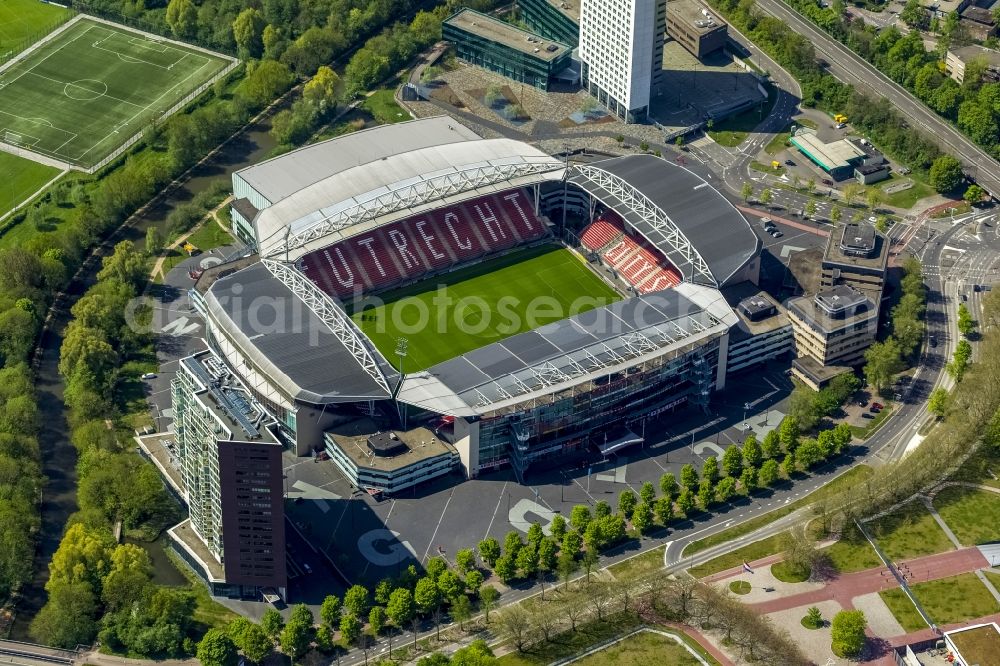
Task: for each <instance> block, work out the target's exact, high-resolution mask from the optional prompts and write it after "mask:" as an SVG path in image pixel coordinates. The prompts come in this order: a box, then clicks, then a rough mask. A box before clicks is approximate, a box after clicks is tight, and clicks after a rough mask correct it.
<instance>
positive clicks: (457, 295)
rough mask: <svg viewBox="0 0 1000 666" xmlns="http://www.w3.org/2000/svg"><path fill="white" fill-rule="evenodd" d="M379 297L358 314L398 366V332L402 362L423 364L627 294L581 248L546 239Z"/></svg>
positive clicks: (411, 368) (413, 367)
mask: <svg viewBox="0 0 1000 666" xmlns="http://www.w3.org/2000/svg"><path fill="white" fill-rule="evenodd" d="M377 298H378V299H379V300H378V301H377V302H376V304H375V305H365V306H364V309H363V310H361V311H356V312H354V313H353V314H352V319H353V320H354V321H355V322H356V323H357V324H358V326H360V327H361V330H362V331H363V332H364V333H365V335H367V336H368V337H369V338H370V339H371V340H372V342H374V343H375V346H376V347H378V350H379V351H380V352H382V354H383V355H384V356H385V357H386V358H387V359H388V360H389V361H390V362H392V363H393V364H395V365H397V367H398V364H399V357H398V355H397V354H396V348H397V344H398V340H399V339H400V338H405V339H406V343H407V345H406V346H407V354H406V357H405V359H404V361H403V370H404V371H405V372H416V371H417V370H423V369H424V368H429V367H430V366H432V365H435V364H437V363H440V362H441V361H446V360H448V359H450V358H453V357H455V356H459V355H461V354H464V353H465V352H468V351H472V350H473V349H478V348H479V347H483V346H485V345H488V344H490V343H493V342H497V341H499V340H502V339H504V338H507V337H510V336H512V335H517V334H518V333H523V332H525V331H529V330H532V329H534V328H538V327H539V326H543V325H545V324H548V323H551V322H553V321H558V320H560V319H565V318H566V317H569V316H572V315H574V314H578V313H580V312H585V311H587V310H591V309H593V308H595V307H600V306H602V305H607V304H609V303H613V302H615V301H617V300H620V299H621V296H620V295H619V294H618V293H617V292H616V291H615V290H614V289H612V288H611V287H610V286H608V285H607V284H606V283H605V282H604V281H603V280H601V278H600V277H598V276H597V275H595V274H594V273H593V272H592V271H591V270H590V269H589V268H588V267H587V266H586V264H585V263H584V262H583V260H581V259H580V258H579V257H578V256H577V255H575V254H573V253H572V252H570V251H569V250H567V249H565V248H562V247H559V246H555V245H546V246H542V247H537V248H531V249H527V250H522V251H520V252H515V253H512V254H509V255H506V256H504V257H500V258H498V259H493V260H491V261H486V262H483V263H481V264H476V265H474V266H470V267H469V268H464V269H461V270H458V271H455V272H454V273H449V274H446V275H443V276H439V277H438V278H436V279H430V280H425V281H423V282H420V283H417V284H415V285H412V286H409V287H405V288H403V289H399V290H396V291H391V292H387V293H385V294H381V295H379V296H378V297H377Z"/></svg>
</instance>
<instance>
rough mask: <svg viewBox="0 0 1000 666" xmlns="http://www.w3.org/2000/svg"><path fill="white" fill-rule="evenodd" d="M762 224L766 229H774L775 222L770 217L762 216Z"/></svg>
mask: <svg viewBox="0 0 1000 666" xmlns="http://www.w3.org/2000/svg"><path fill="white" fill-rule="evenodd" d="M760 226H762V227H764V228H765V229H773V228H774V222H773V221H772V220H771V218H769V217H762V218H760Z"/></svg>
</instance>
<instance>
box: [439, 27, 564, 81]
mask: <svg viewBox="0 0 1000 666" xmlns="http://www.w3.org/2000/svg"><path fill="white" fill-rule="evenodd" d="M441 34H442V37H443V38H444V39H445V40H447V41H449V42H451V43H452V44H454V45H455V53H456V55H457V56H458V57H459V58H461V59H462V60H465V61H467V62H469V63H471V64H473V65H477V66H479V67H482V68H483V69H488V70H490V71H491V72H496V73H497V74H502V75H504V76H506V77H509V78H511V79H514V80H515V81H520V82H522V83H527V84H529V85H532V86H534V87H536V88H539V89H541V90H548V89H549V82H550V81H551V80H552V79H553V78H554V77H555V75H556V74H558V73H560V72H562V71H563V70H564V69H566V68H567V67H569V65H570V60H571V57H570V56H571V52H572V48H571V47H570V46H569V45H568V44H564V43H562V42H557V41H552V40H548V39H544V38H542V37H539V36H538V35H534V34H532V33H530V32H528V31H526V30H521V29H520V28H518V27H516V26H513V25H511V24H510V23H505V22H503V21H500V20H498V19H495V18H493V17H491V16H487V15H486V14H481V13H479V12H477V11H474V10H472V9H463V10H461V11H459V12H457V13H455V14H453V15H452V16H450V17H448V18H447V19H446V20H445V21H444V23H443V24H442V26H441Z"/></svg>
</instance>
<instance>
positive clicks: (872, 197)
mask: <svg viewBox="0 0 1000 666" xmlns="http://www.w3.org/2000/svg"><path fill="white" fill-rule="evenodd" d="M884 200H885V196H884V195H883V194H882V190H880V189H879V188H877V187H869V188H868V190H867V191H865V202H866V203H867V204H868V207H869V208H871V209H872V210H873V211H874V210H877V209H878V207H879V206H880V205H881V204H882V202H883V201H884Z"/></svg>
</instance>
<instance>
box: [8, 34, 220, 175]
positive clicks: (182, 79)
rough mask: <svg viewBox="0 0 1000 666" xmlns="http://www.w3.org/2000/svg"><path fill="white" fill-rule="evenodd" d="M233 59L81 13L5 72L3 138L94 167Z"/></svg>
mask: <svg viewBox="0 0 1000 666" xmlns="http://www.w3.org/2000/svg"><path fill="white" fill-rule="evenodd" d="M230 62H231V61H230V60H229V59H227V58H225V57H223V56H218V55H215V54H210V53H207V52H204V51H201V50H198V49H194V48H189V47H186V46H183V45H180V44H177V43H173V42H168V41H164V40H161V39H159V38H155V37H153V36H151V35H147V34H143V33H140V32H135V31H132V30H130V29H128V28H124V27H120V26H116V25H112V24H108V23H105V22H101V21H97V20H96V19H92V18H89V17H80V18H78V19H75V20H74V21H73V22H71V23H70V24H68V25H67V26H66V28H65V29H63V30H62V31H57V32H56V33H53V34H51V35H49V37H47V38H46V39H45V40H44V41H43V42H41V43H40V44H39V45H38V47H37V48H36V49H35V50H33V51H30V52H28V53H26V54H25V55H23V56H21V57H20V58H18V59H17V60H16V61H12V62H11V63H8V66H6V67H5V68H4V69H3V70H2V71H0V141H3V142H4V143H7V144H10V145H14V146H17V147H20V148H23V149H26V150H28V151H31V152H33V153H37V154H40V155H44V156H47V157H51V158H54V159H56V160H59V161H62V162H70V163H72V164H74V165H77V166H79V167H81V168H85V169H86V168H89V167H91V166H93V165H95V164H97V163H98V162H100V161H101V160H102V159H103V158H104V157H106V156H108V155H109V154H111V153H112V152H113V151H114V150H115V149H116V148H118V147H119V146H121V145H122V144H123V143H125V142H126V141H127V140H128V139H130V138H131V137H132V136H134V135H136V134H137V133H139V132H141V131H142V130H143V128H145V127H146V126H148V125H149V124H150V122H152V121H153V120H155V119H158V118H159V117H161V116H162V115H163V114H164V113H165V112H167V111H168V110H170V109H171V107H173V106H174V105H175V104H177V103H178V102H179V101H181V100H183V99H184V98H185V97H186V96H187V95H188V94H189V93H191V92H193V91H194V90H195V89H196V88H198V86H200V85H201V84H203V83H205V82H207V81H209V80H210V79H211V78H212V77H213V76H214V75H215V74H217V73H218V72H220V71H221V70H223V69H224V68H225V67H226V66H227V65H228V64H229V63H230Z"/></svg>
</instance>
